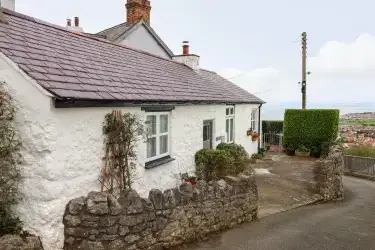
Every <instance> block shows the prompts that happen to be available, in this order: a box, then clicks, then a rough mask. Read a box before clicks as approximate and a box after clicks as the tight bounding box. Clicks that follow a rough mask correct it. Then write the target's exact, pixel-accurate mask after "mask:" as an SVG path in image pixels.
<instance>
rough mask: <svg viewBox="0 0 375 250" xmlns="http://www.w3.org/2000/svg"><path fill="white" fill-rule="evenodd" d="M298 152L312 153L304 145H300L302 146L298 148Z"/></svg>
mask: <svg viewBox="0 0 375 250" xmlns="http://www.w3.org/2000/svg"><path fill="white" fill-rule="evenodd" d="M297 151H298V152H303V153H306V152H310V149H308V148H306V147H305V146H304V145H300V146H299V147H298V148H297Z"/></svg>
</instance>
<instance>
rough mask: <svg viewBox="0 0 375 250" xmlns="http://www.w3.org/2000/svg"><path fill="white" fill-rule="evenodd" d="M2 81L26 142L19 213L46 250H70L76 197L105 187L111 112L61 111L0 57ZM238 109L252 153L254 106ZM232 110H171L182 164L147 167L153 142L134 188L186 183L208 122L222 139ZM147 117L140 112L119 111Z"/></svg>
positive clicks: (141, 154) (239, 135)
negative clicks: (69, 217)
mask: <svg viewBox="0 0 375 250" xmlns="http://www.w3.org/2000/svg"><path fill="white" fill-rule="evenodd" d="M0 81H5V82H6V83H7V85H6V86H7V87H8V88H9V89H10V91H11V94H12V96H13V97H14V100H15V103H16V106H17V108H18V111H17V116H16V123H17V128H18V129H19V131H20V136H21V138H22V143H23V148H22V152H21V153H22V156H23V160H22V164H21V165H20V167H21V169H22V171H23V175H24V183H23V185H22V187H21V192H22V195H23V201H22V202H21V203H20V205H19V208H18V212H19V215H20V217H21V219H22V220H23V221H24V224H25V229H26V230H28V231H29V232H30V233H34V234H37V235H39V236H41V238H42V241H43V245H44V248H45V249H46V250H52V249H53V250H55V249H60V248H62V246H63V239H64V237H63V225H62V216H63V213H64V210H65V206H66V204H67V203H68V201H70V200H71V199H74V198H77V197H79V196H83V195H87V193H88V192H90V191H93V190H98V191H99V189H100V185H99V182H98V178H99V173H100V167H101V164H102V162H101V158H102V157H103V137H102V125H103V120H104V116H105V115H106V114H107V113H109V112H111V111H112V108H77V109H76V108H72V109H55V108H54V107H53V105H52V99H51V98H50V97H48V96H47V95H46V92H43V91H42V90H41V88H40V87H38V85H34V84H32V82H30V79H27V77H25V75H24V73H22V72H21V71H19V70H16V69H15V68H13V67H11V65H10V64H9V63H8V62H7V61H6V60H4V57H3V56H2V55H1V54H0ZM254 107H257V105H237V106H236V109H235V112H236V115H235V143H238V144H241V145H243V146H244V147H245V148H246V150H248V152H249V154H251V153H254V152H256V150H257V142H252V141H251V137H247V136H246V131H247V129H248V128H249V127H250V114H251V108H254ZM225 108H226V106H225V105H199V106H198V105H191V106H176V108H175V110H173V111H171V119H170V129H171V138H172V144H171V148H170V152H171V156H172V157H173V158H175V159H176V160H175V161H173V162H170V163H167V164H165V165H162V166H159V167H156V168H154V169H150V170H146V169H145V168H144V162H145V154H146V144H145V143H140V145H139V147H138V150H137V151H138V159H139V164H138V166H137V171H136V175H135V177H134V178H135V183H134V188H135V189H136V190H137V191H138V192H139V193H140V194H141V195H142V196H147V195H148V191H149V190H150V189H152V188H159V189H162V190H163V189H168V188H172V187H175V186H177V185H179V184H180V180H179V174H180V173H185V172H188V171H194V154H195V153H196V152H197V151H198V150H199V149H201V148H202V147H203V121H204V120H213V141H214V144H213V145H214V147H216V145H217V144H219V143H220V141H216V140H215V138H216V137H218V136H220V135H222V134H223V133H224V132H225ZM116 109H117V110H121V111H122V112H124V113H125V112H132V113H136V114H138V115H139V117H140V118H142V119H145V116H146V113H145V112H143V111H141V109H140V108H139V107H134V108H116Z"/></svg>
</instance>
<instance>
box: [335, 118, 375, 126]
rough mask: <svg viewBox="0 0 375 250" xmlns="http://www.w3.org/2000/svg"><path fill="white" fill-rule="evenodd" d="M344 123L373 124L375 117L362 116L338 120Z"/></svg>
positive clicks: (374, 124) (374, 123)
mask: <svg viewBox="0 0 375 250" xmlns="http://www.w3.org/2000/svg"><path fill="white" fill-rule="evenodd" d="M340 123H341V124H344V125H365V126H375V118H367V119H365V118H363V119H343V120H341V121H340Z"/></svg>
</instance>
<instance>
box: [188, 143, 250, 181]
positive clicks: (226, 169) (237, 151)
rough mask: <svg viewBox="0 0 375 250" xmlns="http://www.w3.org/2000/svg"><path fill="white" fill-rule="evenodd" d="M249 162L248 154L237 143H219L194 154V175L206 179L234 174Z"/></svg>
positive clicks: (210, 179) (217, 178)
mask: <svg viewBox="0 0 375 250" xmlns="http://www.w3.org/2000/svg"><path fill="white" fill-rule="evenodd" d="M249 164H250V157H249V154H248V153H247V152H246V150H245V149H244V147H242V146H241V145H238V144H226V143H220V144H219V145H218V146H217V147H216V149H201V150H199V151H198V152H197V153H196V154H195V165H196V175H197V177H198V179H203V180H206V181H212V180H220V179H222V178H223V177H225V176H227V175H232V176H236V175H238V174H239V173H241V172H243V171H244V170H245V169H246V167H247V166H249Z"/></svg>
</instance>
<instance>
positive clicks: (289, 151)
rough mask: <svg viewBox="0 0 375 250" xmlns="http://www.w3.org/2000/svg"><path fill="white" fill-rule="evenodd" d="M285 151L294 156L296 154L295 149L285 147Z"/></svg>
mask: <svg viewBox="0 0 375 250" xmlns="http://www.w3.org/2000/svg"><path fill="white" fill-rule="evenodd" d="M285 153H286V154H287V155H290V156H294V155H295V154H296V151H295V150H290V149H286V150H285Z"/></svg>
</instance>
